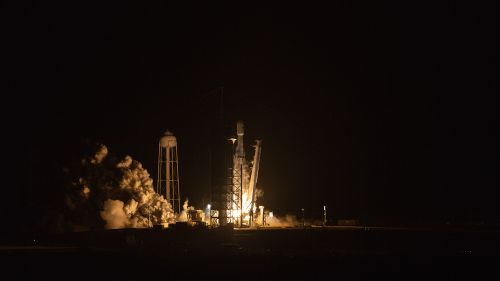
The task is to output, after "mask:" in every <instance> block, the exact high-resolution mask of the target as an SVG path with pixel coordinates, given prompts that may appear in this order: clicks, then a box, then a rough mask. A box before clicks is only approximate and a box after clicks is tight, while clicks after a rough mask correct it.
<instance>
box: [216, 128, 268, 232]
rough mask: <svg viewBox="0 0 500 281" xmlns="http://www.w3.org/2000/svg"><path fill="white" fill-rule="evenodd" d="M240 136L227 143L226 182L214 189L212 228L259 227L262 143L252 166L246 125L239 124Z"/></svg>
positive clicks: (256, 146) (257, 146)
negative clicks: (245, 141)
mask: <svg viewBox="0 0 500 281" xmlns="http://www.w3.org/2000/svg"><path fill="white" fill-rule="evenodd" d="M236 134H237V137H236V138H235V137H231V138H229V139H226V144H225V147H224V151H223V154H224V181H223V182H221V181H219V182H218V184H217V183H216V184H215V185H214V187H213V189H212V190H213V191H214V192H213V194H212V200H213V205H214V208H213V209H211V210H210V225H211V226H226V225H233V226H236V227H251V226H254V225H255V217H256V216H259V215H261V214H262V212H256V194H255V193H256V189H257V180H258V171H259V164H260V155H261V143H262V142H261V141H260V140H257V141H256V145H254V148H255V152H254V157H253V161H252V162H251V163H249V162H247V160H246V157H245V147H244V135H245V131H244V124H243V121H238V122H237V124H236ZM250 164H251V165H250Z"/></svg>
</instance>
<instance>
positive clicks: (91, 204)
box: [64, 144, 175, 230]
mask: <svg viewBox="0 0 500 281" xmlns="http://www.w3.org/2000/svg"><path fill="white" fill-rule="evenodd" d="M67 173H68V174H70V173H73V174H71V175H69V177H70V184H69V185H68V187H67V190H66V196H65V205H66V208H67V211H66V212H64V213H65V214H69V215H67V216H66V217H65V222H66V228H67V229H68V228H69V230H75V229H98V228H102V227H104V228H107V229H113V228H125V227H149V226H151V225H153V224H162V223H169V222H170V223H171V222H174V221H175V218H174V213H173V210H172V208H171V206H170V204H169V203H168V202H167V200H165V198H163V196H161V195H159V194H157V193H156V192H155V190H154V188H153V180H152V179H151V177H150V175H149V173H148V171H147V170H146V169H144V168H143V167H142V164H141V163H140V162H138V161H136V160H134V159H132V157H130V156H128V155H127V156H125V157H124V158H123V159H122V160H120V161H118V160H117V159H116V158H115V157H109V156H108V148H107V147H106V146H105V145H103V144H98V145H97V146H96V148H95V150H94V151H93V153H92V155H91V156H90V157H87V158H84V159H82V160H81V162H80V165H78V167H76V168H75V171H71V172H70V171H67Z"/></svg>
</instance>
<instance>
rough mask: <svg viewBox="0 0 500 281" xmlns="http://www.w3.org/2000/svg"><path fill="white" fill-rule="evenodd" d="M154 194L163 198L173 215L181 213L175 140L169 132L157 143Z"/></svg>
mask: <svg viewBox="0 0 500 281" xmlns="http://www.w3.org/2000/svg"><path fill="white" fill-rule="evenodd" d="M156 192H157V193H158V194H161V195H163V196H165V198H166V199H167V201H168V202H169V203H170V204H171V205H172V209H173V210H174V212H175V213H177V214H179V213H180V212H181V199H180V198H181V196H180V192H179V159H178V154H177V139H176V138H175V136H174V134H172V133H171V132H170V131H166V132H165V133H164V134H163V136H162V137H161V138H160V142H159V143H158V180H157V181H156Z"/></svg>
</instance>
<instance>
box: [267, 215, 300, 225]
mask: <svg viewBox="0 0 500 281" xmlns="http://www.w3.org/2000/svg"><path fill="white" fill-rule="evenodd" d="M266 222H267V224H269V226H271V227H296V226H299V225H300V223H299V222H298V221H297V217H295V216H293V215H285V217H276V216H273V217H268V218H267V221H266Z"/></svg>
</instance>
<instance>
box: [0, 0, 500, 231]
mask: <svg viewBox="0 0 500 281" xmlns="http://www.w3.org/2000/svg"><path fill="white" fill-rule="evenodd" d="M4 14H5V17H4V36H3V37H4V38H3V39H4V40H3V41H4V44H5V45H6V46H7V48H6V49H4V51H3V54H4V62H5V63H4V64H3V65H4V67H5V70H6V73H8V75H7V76H5V83H3V84H4V85H6V87H5V88H4V89H5V90H4V91H3V93H4V94H3V95H2V96H3V99H4V102H3V103H2V104H3V108H4V109H3V110H2V115H4V117H3V118H2V119H3V120H4V121H6V127H7V130H4V131H6V137H5V140H6V142H7V145H6V147H7V149H6V150H7V151H6V152H5V155H6V158H5V161H4V166H8V167H9V168H8V169H6V171H7V175H8V176H7V178H8V180H7V181H5V182H4V187H3V188H4V189H6V190H8V191H9V192H8V196H5V198H4V203H3V205H4V207H5V208H6V209H7V210H9V209H11V208H19V209H20V210H21V211H20V212H19V213H18V217H19V218H20V219H21V220H22V221H23V222H26V224H25V225H23V226H24V227H26V228H27V229H29V228H30V227H32V226H33V225H35V224H36V223H37V221H38V220H39V214H40V213H41V212H42V209H43V208H42V207H43V206H45V205H47V203H46V202H51V198H55V197H54V196H53V195H54V194H55V193H56V192H57V187H56V186H57V184H59V183H58V180H57V179H58V174H59V173H60V171H61V170H62V167H64V166H65V165H67V163H69V162H70V161H74V160H75V159H79V158H80V157H81V155H82V153H83V152H82V148H81V147H82V143H84V142H85V141H86V140H90V141H97V142H103V143H105V144H106V145H107V146H108V147H109V149H110V151H111V153H113V154H116V155H118V156H123V155H126V154H129V155H131V156H132V157H134V158H136V159H137V160H139V161H141V162H142V163H143V165H144V166H145V167H146V168H147V169H148V170H149V171H150V172H151V174H152V175H153V176H154V175H155V170H154V167H156V166H155V160H156V145H157V140H158V137H159V136H160V135H161V133H162V132H163V131H164V130H166V129H170V130H171V131H173V132H174V133H175V134H176V136H177V137H178V140H179V145H180V147H179V149H180V156H181V159H180V160H181V171H180V172H181V179H182V186H181V192H182V193H183V194H185V195H186V196H188V197H189V198H191V199H192V202H193V203H194V204H195V205H196V204H198V207H201V203H202V197H203V196H204V195H206V194H207V192H208V187H207V184H208V172H207V170H208V167H207V166H206V165H207V156H206V155H207V147H208V140H206V139H205V138H206V133H207V128H206V127H205V126H204V124H205V123H206V122H204V120H207V119H210V118H212V116H214V114H217V113H218V108H217V107H216V106H215V104H217V100H216V99H215V98H214V97H213V95H207V93H208V92H209V91H210V90H212V89H214V88H216V87H218V86H224V93H225V97H226V99H225V110H226V114H227V118H228V122H233V123H235V122H236V120H237V119H243V120H244V121H245V123H246V129H247V133H248V138H247V143H248V144H250V143H251V142H252V140H253V139H255V138H262V139H263V140H264V143H263V156H262V167H261V174H260V176H261V181H260V186H261V187H262V188H263V189H264V192H265V196H264V199H263V203H264V204H265V205H266V206H269V207H271V208H273V209H275V211H276V212H278V213H282V214H283V213H292V214H297V213H298V210H299V209H300V208H301V207H304V208H306V210H307V211H308V214H309V215H310V216H311V217H315V216H316V217H318V218H320V216H321V208H322V205H323V204H327V205H328V206H329V210H330V213H331V215H332V216H335V217H339V218H342V217H344V218H347V217H356V218H361V219H362V220H365V221H383V220H390V219H393V220H396V219H398V220H408V221H417V222H419V221H446V220H450V219H457V220H463V219H472V220H493V221H494V220H499V219H500V217H499V214H500V209H499V207H498V204H497V198H498V194H499V193H498V191H497V189H498V187H499V183H500V180H499V168H500V166H499V148H498V146H499V134H498V133H499V114H498V112H497V103H496V99H495V98H494V95H495V94H497V93H498V72H499V71H498V70H499V69H498V63H499V60H498V47H499V46H498V43H497V40H496V37H497V36H496V33H497V32H496V26H497V25H498V20H497V19H496V15H495V14H494V13H493V9H491V7H479V6H472V4H471V3H465V4H459V3H451V2H450V3H447V4H432V5H423V4H419V5H409V4H406V5H401V4H397V3H389V2H381V3H377V4H352V3H350V1H346V2H335V3H333V4H331V5H330V6H323V7H319V6H308V7H303V6H301V5H297V6H292V5H289V4H287V5H277V6H257V5H256V6H251V5H248V6H236V5H235V6H227V5H218V6H217V5H214V4H213V3H210V4H203V5H200V4H191V5H179V4H175V5H172V4H166V3H164V4H146V3H142V4H136V5H124V4H122V5H97V6H91V5H89V4H81V5H79V4H61V3H58V4H46V3H37V4H26V3H25V4H19V3H17V4H13V5H7V7H6V8H5V10H4ZM249 152H251V150H250V149H249ZM48 204H49V205H50V203H48ZM16 213H17V212H16ZM18 217H17V216H14V217H10V216H9V218H7V220H8V221H9V223H12V224H16V226H17V225H19V226H21V224H24V223H21V224H20V223H19V219H18Z"/></svg>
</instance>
